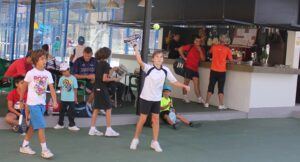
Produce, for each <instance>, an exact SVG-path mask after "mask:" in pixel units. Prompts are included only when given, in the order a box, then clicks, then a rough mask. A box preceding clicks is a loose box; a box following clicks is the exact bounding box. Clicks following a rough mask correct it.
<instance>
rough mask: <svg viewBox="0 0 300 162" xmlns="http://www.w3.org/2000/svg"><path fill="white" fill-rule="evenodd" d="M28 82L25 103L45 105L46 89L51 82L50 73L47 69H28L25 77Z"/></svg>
mask: <svg viewBox="0 0 300 162" xmlns="http://www.w3.org/2000/svg"><path fill="white" fill-rule="evenodd" d="M24 81H25V82H28V93H27V102H26V103H27V104H28V105H46V90H47V86H48V85H49V84H53V79H52V75H51V73H50V72H49V71H47V70H42V71H41V70H38V69H36V68H33V69H32V70H30V71H28V72H27V74H26V76H25V79H24Z"/></svg>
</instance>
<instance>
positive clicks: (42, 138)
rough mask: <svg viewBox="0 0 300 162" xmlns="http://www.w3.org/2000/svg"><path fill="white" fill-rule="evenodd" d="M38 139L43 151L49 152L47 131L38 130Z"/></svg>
mask: <svg viewBox="0 0 300 162" xmlns="http://www.w3.org/2000/svg"><path fill="white" fill-rule="evenodd" d="M38 137H39V141H40V143H41V147H42V151H47V150H48V148H47V144H46V137H45V129H43V128H42V129H39V130H38Z"/></svg>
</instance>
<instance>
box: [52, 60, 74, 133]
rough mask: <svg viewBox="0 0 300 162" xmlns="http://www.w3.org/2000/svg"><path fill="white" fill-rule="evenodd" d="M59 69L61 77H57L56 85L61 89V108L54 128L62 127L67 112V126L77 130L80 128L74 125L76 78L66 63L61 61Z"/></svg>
mask: <svg viewBox="0 0 300 162" xmlns="http://www.w3.org/2000/svg"><path fill="white" fill-rule="evenodd" d="M59 70H60V71H61V72H62V75H63V76H62V77H61V78H60V79H59V82H58V87H60V91H61V104H62V108H61V110H60V112H59V120H58V124H57V125H56V126H55V127H54V129H63V128H64V116H65V113H66V112H67V114H68V118H69V127H68V129H69V130H71V131H79V130H80V129H79V128H78V127H77V126H76V125H75V121H74V118H75V110H74V108H75V103H76V102H77V88H78V84H77V79H76V78H75V77H74V76H73V75H71V73H70V67H69V64H67V63H62V64H61V65H60V68H59Z"/></svg>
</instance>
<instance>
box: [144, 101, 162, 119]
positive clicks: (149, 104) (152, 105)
mask: <svg viewBox="0 0 300 162" xmlns="http://www.w3.org/2000/svg"><path fill="white" fill-rule="evenodd" d="M159 112H160V101H147V100H144V99H141V98H140V113H141V114H145V115H148V114H150V113H153V114H159Z"/></svg>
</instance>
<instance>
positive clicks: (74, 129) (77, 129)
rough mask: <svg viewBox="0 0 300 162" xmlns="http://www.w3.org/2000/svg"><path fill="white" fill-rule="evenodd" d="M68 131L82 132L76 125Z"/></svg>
mask: <svg viewBox="0 0 300 162" xmlns="http://www.w3.org/2000/svg"><path fill="white" fill-rule="evenodd" d="M68 129H69V130H70V131H79V130H80V128H78V127H77V126H76V125H74V126H73V127H68Z"/></svg>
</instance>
